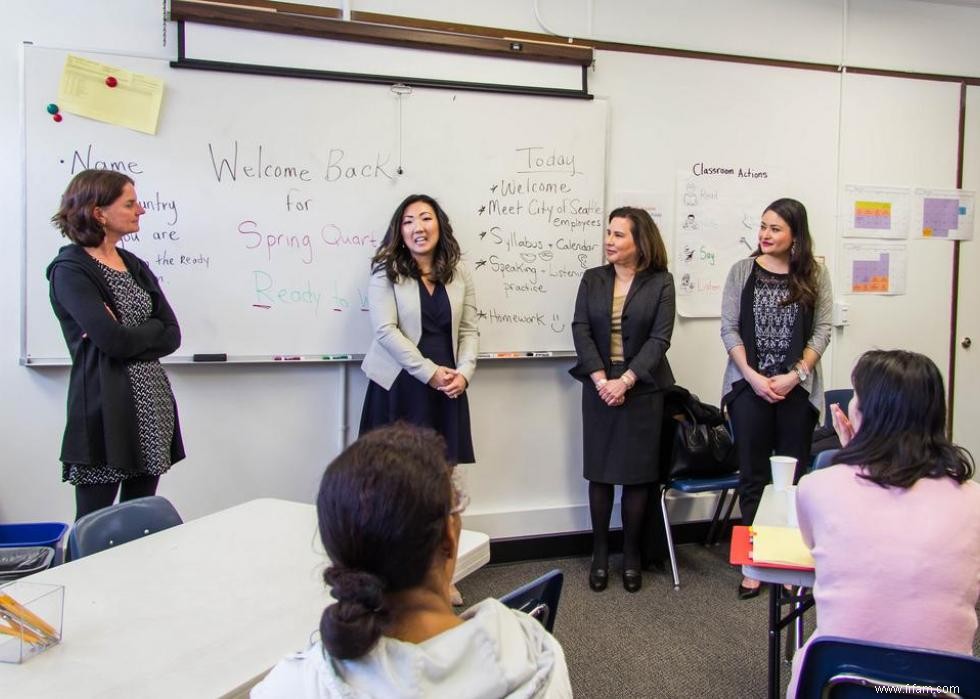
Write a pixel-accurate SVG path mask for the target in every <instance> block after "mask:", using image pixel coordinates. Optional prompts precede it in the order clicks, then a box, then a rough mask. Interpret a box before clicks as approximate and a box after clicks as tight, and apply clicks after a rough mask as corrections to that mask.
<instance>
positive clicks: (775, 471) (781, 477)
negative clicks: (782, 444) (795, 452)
mask: <svg viewBox="0 0 980 699" xmlns="http://www.w3.org/2000/svg"><path fill="white" fill-rule="evenodd" d="M769 465H770V467H771V468H772V487H773V490H786V489H787V488H788V487H789V486H791V485H793V473H794V472H795V471H796V459H794V458H793V457H792V456H770V457H769Z"/></svg>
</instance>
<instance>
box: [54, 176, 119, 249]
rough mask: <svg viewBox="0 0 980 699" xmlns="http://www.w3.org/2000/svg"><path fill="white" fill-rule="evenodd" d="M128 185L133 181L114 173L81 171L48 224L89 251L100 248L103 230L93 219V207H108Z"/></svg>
mask: <svg viewBox="0 0 980 699" xmlns="http://www.w3.org/2000/svg"><path fill="white" fill-rule="evenodd" d="M127 184H135V182H133V179H132V178H131V177H130V176H129V175H124V174H123V173H121V172H116V171H115V170H82V171H81V172H80V173H78V174H77V175H75V176H74V177H73V178H72V180H71V182H69V183H68V187H67V188H66V189H65V193H64V194H62V195H61V206H59V207H58V211H57V212H55V215H54V216H52V217H51V223H53V224H54V225H55V227H56V228H58V229H59V230H60V231H61V235H63V236H65V237H66V238H68V239H69V240H70V241H72V242H73V243H77V244H79V245H82V246H84V247H89V248H91V247H95V246H97V245H101V244H102V241H103V240H105V228H104V227H103V226H102V224H101V223H99V222H98V221H97V220H95V214H94V211H95V207H97V206H109V204H111V203H112V202H114V201H115V200H116V199H118V198H119V197H120V196H122V193H123V189H125V188H126V185H127Z"/></svg>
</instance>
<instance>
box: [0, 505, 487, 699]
mask: <svg viewBox="0 0 980 699" xmlns="http://www.w3.org/2000/svg"><path fill="white" fill-rule="evenodd" d="M489 560H490V542H489V538H488V537H487V535H486V534H481V533H478V532H472V531H467V530H464V531H463V532H462V536H461V537H460V551H459V562H458V565H457V567H456V574H455V579H456V580H459V579H460V578H462V577H465V576H466V575H468V574H470V573H472V572H473V571H475V570H476V569H478V568H480V567H481V566H483V565H485V564H486V563H487V562H488V561H489ZM325 563H326V557H325V555H324V553H323V549H322V544H321V543H320V540H319V536H318V533H317V526H316V511H315V508H314V507H313V506H312V505H309V504H303V503H298V502H289V501H287V500H275V499H268V498H267V499H260V500H252V501H250V502H246V503H244V504H241V505H237V506H235V507H231V508H229V509H227V510H222V511H221V512H216V513H214V514H211V515H207V516H205V517H201V518H200V519H195V520H192V521H189V522H185V523H184V524H182V525H180V526H177V527H173V528H172V529H167V530H164V531H162V532H158V533H156V534H152V535H150V536H146V537H143V538H141V539H137V540H135V541H132V542H129V543H127V544H124V545H122V546H119V547H117V548H112V549H108V550H106V551H102V552H100V553H96V554H92V555H91V556H86V557H85V558H82V559H79V560H77V561H72V562H71V563H66V564H65V565H61V566H58V567H56V568H51V569H50V570H46V571H43V572H40V573H36V574H34V575H32V576H29V577H26V578H22V579H21V580H22V581H25V582H37V583H53V584H59V585H64V586H65V601H64V624H63V629H62V641H61V643H60V644H58V645H56V646H54V647H52V648H50V649H48V650H46V651H44V652H43V653H41V654H40V655H37V656H35V657H33V658H30V659H29V660H27V661H26V662H24V663H22V664H20V665H7V664H0V697H11V698H13V697H18V699H28V698H32V697H45V698H51V699H54V698H55V697H57V698H59V699H60V698H61V697H72V698H73V699H74V698H77V697H96V696H98V697H120V698H122V697H125V698H126V699H130V698H131V697H220V696H234V695H235V694H236V693H239V692H240V691H241V688H243V687H248V686H250V685H251V684H252V683H253V681H254V680H255V678H256V677H259V676H261V675H263V674H264V673H265V672H266V671H267V670H268V669H269V668H270V667H272V666H273V665H274V664H275V663H276V662H278V661H279V660H280V659H281V658H282V657H283V656H285V655H286V654H287V653H290V652H292V651H295V650H300V649H301V648H303V647H305V646H306V644H307V643H308V641H309V640H310V638H311V637H312V636H313V634H314V633H315V632H316V630H317V628H318V626H319V620H320V614H321V612H322V611H323V608H324V607H325V606H326V605H327V604H328V603H329V602H330V601H332V600H331V598H330V597H329V595H328V593H327V592H326V590H325V589H324V584H323V577H322V575H323V570H324V567H325Z"/></svg>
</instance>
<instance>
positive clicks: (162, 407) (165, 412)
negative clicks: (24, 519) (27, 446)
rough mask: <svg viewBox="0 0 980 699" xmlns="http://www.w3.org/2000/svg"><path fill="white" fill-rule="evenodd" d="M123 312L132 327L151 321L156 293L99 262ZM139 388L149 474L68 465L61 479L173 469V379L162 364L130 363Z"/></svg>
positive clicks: (112, 479)
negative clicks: (152, 297) (152, 296)
mask: <svg viewBox="0 0 980 699" xmlns="http://www.w3.org/2000/svg"><path fill="white" fill-rule="evenodd" d="M96 263H97V264H98V265H99V269H100V270H102V274H104V275H105V278H106V282H107V283H108V284H109V290H110V291H111V292H112V296H113V299H114V300H115V302H116V308H117V309H119V318H117V320H118V321H119V322H120V323H122V324H123V325H125V326H127V327H133V326H136V325H140V324H141V323H145V322H146V321H147V320H148V319H149V318H150V314H151V313H152V311H153V306H152V303H151V301H150V295H149V293H147V291H146V290H145V289H143V288H142V287H140V286H139V285H138V284H137V283H136V281H135V280H134V279H133V276H132V275H131V274H130V273H129V272H119V271H117V270H114V269H112V268H111V267H107V266H106V265H104V264H102V263H101V262H99V261H98V260H96ZM126 371H127V373H128V374H129V383H130V385H131V386H132V389H133V409H134V410H136V419H137V424H138V426H139V445H140V452H141V453H142V455H143V459H144V461H145V462H146V468H145V470H144V471H139V472H128V471H120V470H118V469H115V468H113V467H112V465H111V464H92V465H88V464H71V465H69V464H65V465H64V466H63V467H62V473H61V477H62V480H63V481H68V482H69V483H71V484H72V485H102V484H109V483H119V482H121V481H123V480H125V479H126V478H131V477H134V476H146V475H150V476H159V475H162V474H164V473H166V472H167V471H168V470H169V469H170V466H171V463H170V443H171V440H172V438H173V433H174V396H173V391H171V389H170V381H169V380H168V379H167V374H166V372H165V371H164V370H163V366H162V365H161V364H160V362H158V361H157V360H155V359H154V360H151V361H137V360H134V361H130V362H128V363H127V365H126Z"/></svg>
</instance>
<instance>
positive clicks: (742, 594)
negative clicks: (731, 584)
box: [738, 583, 762, 599]
mask: <svg viewBox="0 0 980 699" xmlns="http://www.w3.org/2000/svg"><path fill="white" fill-rule="evenodd" d="M760 592H762V584H761V583H760V584H758V585H756V586H755V587H745V585H743V584H742V583H739V584H738V598H739V599H752V598H753V597H758V596H759V593H760Z"/></svg>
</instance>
